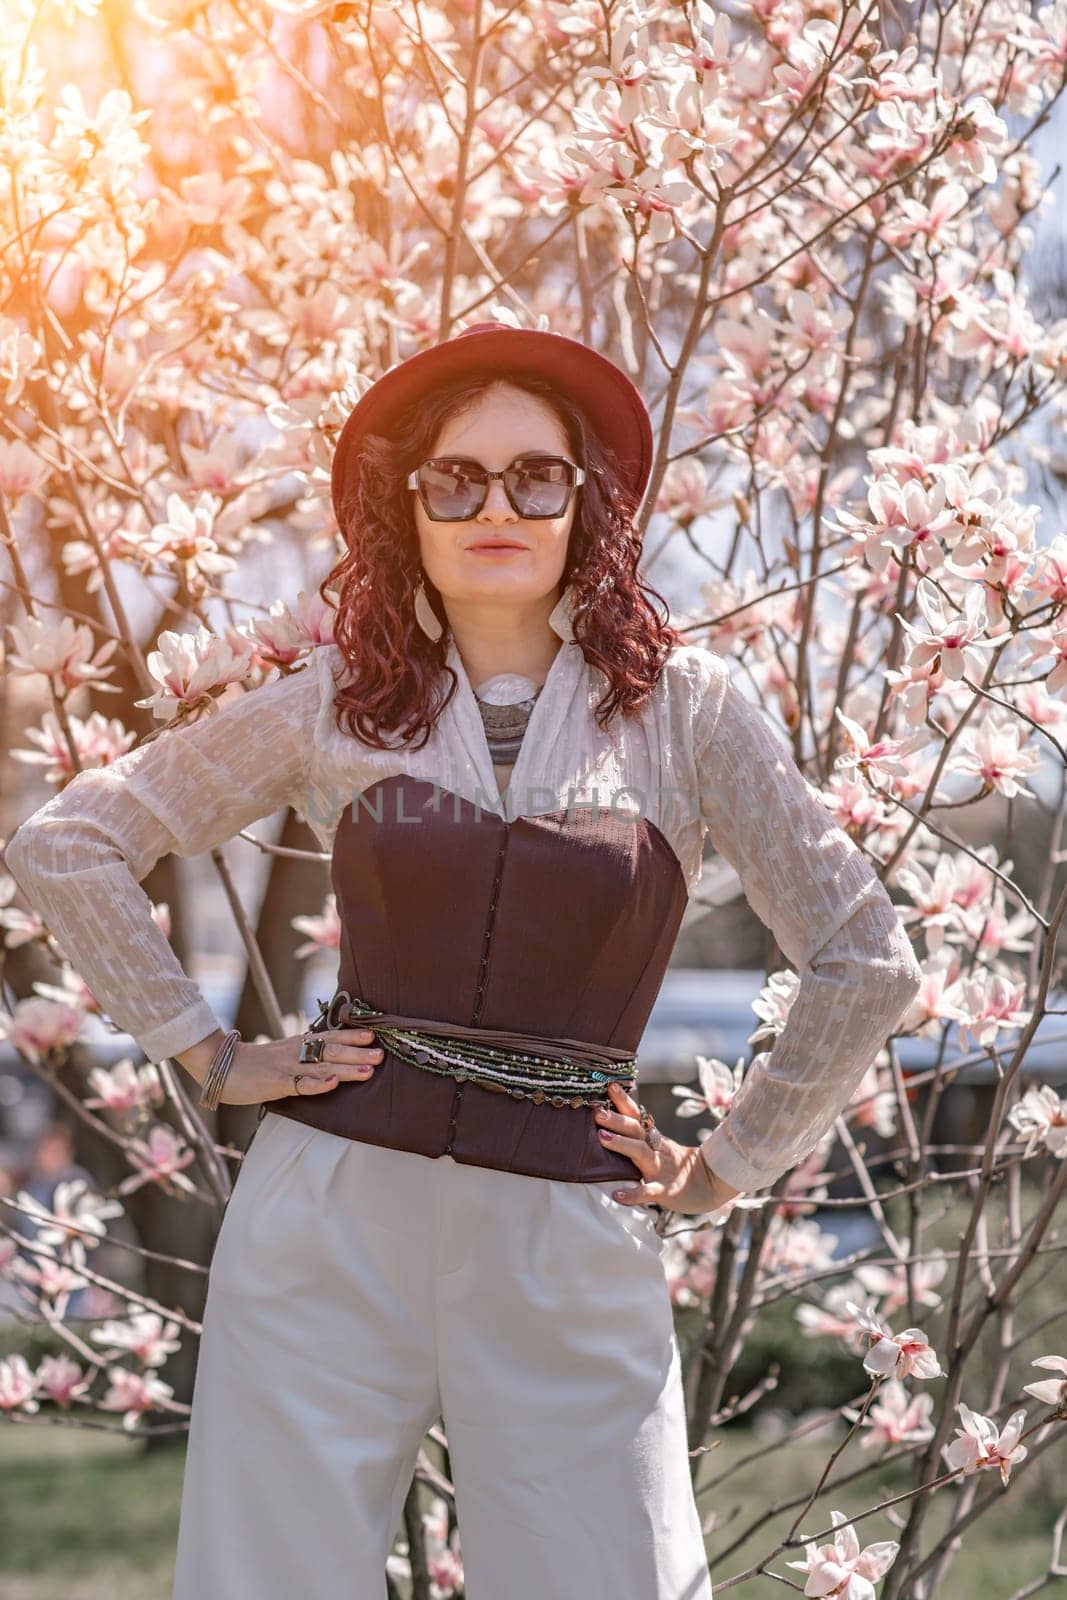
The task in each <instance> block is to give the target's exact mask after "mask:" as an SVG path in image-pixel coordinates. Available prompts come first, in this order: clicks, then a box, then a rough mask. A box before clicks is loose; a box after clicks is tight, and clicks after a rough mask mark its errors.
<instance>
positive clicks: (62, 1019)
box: [0, 1000, 85, 1061]
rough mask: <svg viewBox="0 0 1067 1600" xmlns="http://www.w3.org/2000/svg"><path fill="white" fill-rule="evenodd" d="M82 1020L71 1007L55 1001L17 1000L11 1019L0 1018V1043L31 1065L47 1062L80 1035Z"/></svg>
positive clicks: (79, 1013)
mask: <svg viewBox="0 0 1067 1600" xmlns="http://www.w3.org/2000/svg"><path fill="white" fill-rule="evenodd" d="M84 1021H85V1018H84V1016H83V1015H82V1013H81V1012H80V1011H78V1010H76V1009H75V1007H74V1006H66V1005H59V1004H57V1003H56V1002H55V1001H54V1000H19V1001H17V1002H16V1004H15V1006H14V1009H13V1010H12V1012H11V1014H10V1016H0V1039H6V1040H7V1042H8V1043H9V1044H10V1045H11V1046H12V1047H13V1048H14V1049H16V1050H18V1051H19V1052H20V1053H21V1054H22V1055H24V1056H27V1057H28V1058H29V1059H30V1060H31V1061H46V1060H47V1059H48V1057H49V1056H50V1055H51V1053H52V1052H53V1051H57V1050H66V1049H68V1048H69V1046H70V1045H72V1044H73V1043H74V1041H75V1039H77V1037H78V1035H79V1034H80V1033H81V1030H82V1024H83V1023H84Z"/></svg>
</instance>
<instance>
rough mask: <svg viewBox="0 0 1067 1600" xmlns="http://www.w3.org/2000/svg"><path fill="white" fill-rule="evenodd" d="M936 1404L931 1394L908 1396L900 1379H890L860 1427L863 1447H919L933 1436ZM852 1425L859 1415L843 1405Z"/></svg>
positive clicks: (851, 1407)
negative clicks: (902, 1445)
mask: <svg viewBox="0 0 1067 1600" xmlns="http://www.w3.org/2000/svg"><path fill="white" fill-rule="evenodd" d="M933 1406H934V1402H933V1400H932V1398H931V1396H930V1395H928V1394H916V1395H912V1394H909V1393H908V1391H907V1389H905V1387H904V1385H903V1384H902V1383H901V1381H900V1379H899V1378H887V1379H886V1381H885V1382H884V1383H883V1384H882V1386H881V1388H880V1389H879V1390H878V1398H877V1400H875V1401H874V1403H873V1404H872V1405H871V1407H870V1409H869V1410H868V1412H867V1414H866V1416H865V1417H864V1419H863V1422H862V1424H861V1432H860V1444H861V1445H862V1446H864V1447H865V1448H866V1447H869V1446H870V1445H874V1444H883V1445H895V1444H919V1443H921V1442H922V1441H923V1440H925V1439H932V1438H933V1436H934V1429H933V1424H932V1423H931V1421H930V1414H931V1412H932V1411H933ZM841 1410H842V1412H843V1413H844V1415H845V1416H846V1417H848V1419H849V1421H850V1422H855V1420H856V1418H857V1417H858V1416H859V1415H860V1412H859V1411H858V1409H857V1408H856V1407H854V1406H842V1407H841Z"/></svg>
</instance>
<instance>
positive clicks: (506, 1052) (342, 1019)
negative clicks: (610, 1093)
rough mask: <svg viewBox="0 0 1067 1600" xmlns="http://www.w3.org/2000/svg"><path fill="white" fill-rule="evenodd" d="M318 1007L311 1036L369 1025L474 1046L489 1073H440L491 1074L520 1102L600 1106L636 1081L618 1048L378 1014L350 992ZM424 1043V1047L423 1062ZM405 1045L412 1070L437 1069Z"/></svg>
mask: <svg viewBox="0 0 1067 1600" xmlns="http://www.w3.org/2000/svg"><path fill="white" fill-rule="evenodd" d="M319 1005H320V1007H321V1009H320V1012H319V1015H318V1017H316V1019H315V1021H314V1022H313V1023H312V1024H311V1027H310V1029H309V1030H308V1031H309V1032H323V1031H325V1030H327V1029H331V1028H340V1027H345V1026H352V1025H354V1024H358V1023H364V1024H365V1025H366V1026H367V1027H368V1028H370V1029H372V1031H374V1032H378V1031H379V1030H386V1029H392V1030H398V1031H400V1032H401V1033H402V1032H409V1031H410V1032H411V1033H415V1034H421V1035H424V1036H425V1038H426V1039H429V1040H432V1041H442V1042H444V1043H447V1042H449V1041H452V1042H454V1043H456V1044H458V1045H460V1046H462V1045H463V1044H464V1043H469V1044H472V1045H474V1046H476V1047H478V1049H479V1050H485V1051H486V1052H487V1055H486V1056H484V1057H482V1060H483V1062H485V1061H488V1062H489V1063H491V1065H489V1066H488V1068H486V1067H485V1066H481V1067H480V1066H479V1060H478V1057H474V1058H472V1059H471V1060H470V1061H469V1062H464V1061H463V1060H462V1059H461V1060H459V1061H453V1062H452V1063H451V1065H450V1066H446V1067H443V1068H440V1069H439V1070H446V1071H450V1072H451V1073H452V1074H453V1075H455V1074H456V1073H457V1072H458V1073H466V1072H469V1074H470V1076H471V1077H474V1078H475V1079H477V1077H478V1076H479V1073H480V1072H482V1071H488V1072H489V1073H490V1074H492V1075H494V1076H496V1077H497V1079H498V1084H497V1087H498V1088H499V1091H500V1092H503V1093H510V1094H513V1095H514V1096H515V1097H516V1098H534V1097H536V1098H537V1099H539V1100H540V1099H549V1100H551V1101H552V1102H553V1103H554V1104H557V1105H559V1104H571V1105H577V1104H589V1103H593V1104H598V1103H600V1102H601V1101H602V1100H603V1099H604V1098H605V1097H606V1090H607V1085H608V1083H611V1082H616V1083H623V1084H631V1083H633V1081H634V1079H635V1077H636V1057H635V1056H634V1054H633V1052H632V1051H628V1050H622V1049H619V1048H617V1047H616V1046H614V1045H601V1044H590V1043H589V1042H588V1041H586V1040H583V1039H570V1038H565V1037H564V1038H558V1037H557V1038H550V1039H549V1038H544V1037H542V1036H541V1035H539V1034H533V1033H523V1032H520V1031H518V1030H515V1029H509V1028H489V1027H477V1026H469V1027H468V1026H465V1025H464V1024H462V1023H458V1022H443V1021H441V1020H439V1019H438V1018H434V1017H412V1016H408V1015H406V1014H403V1013H400V1012H396V1011H377V1010H375V1009H374V1008H373V1007H372V1006H369V1005H367V1004H366V1002H365V1001H362V1000H360V999H358V998H357V997H355V996H353V995H351V994H349V993H348V991H347V990H345V989H342V990H340V991H339V992H338V993H337V994H335V995H334V996H333V998H332V1000H329V1001H324V1000H320V1001H319ZM420 1043H422V1045H423V1059H422V1060H421V1061H420V1052H419V1046H420ZM403 1045H406V1047H407V1051H410V1052H411V1053H412V1055H413V1057H414V1061H413V1064H418V1065H427V1066H430V1065H432V1057H431V1055H430V1054H427V1053H426V1051H425V1039H424V1040H422V1041H420V1040H419V1039H418V1038H415V1039H411V1040H403V1041H402V1045H401V1047H400V1053H401V1054H402V1055H403V1056H404V1058H405V1059H407V1052H406V1051H405V1050H404V1049H403ZM509 1056H513V1057H516V1058H517V1059H516V1060H515V1062H514V1064H513V1068H512V1071H513V1076H514V1086H512V1087H509V1079H508V1069H509V1062H508V1057H509ZM539 1067H540V1069H541V1070H542V1072H544V1073H545V1076H544V1080H543V1082H542V1083H540V1084H539V1083H538V1082H537V1071H538V1068H539ZM553 1069H559V1070H560V1071H562V1072H565V1073H567V1074H569V1081H568V1082H567V1083H562V1082H560V1083H554V1082H553V1080H552V1076H551V1073H552V1071H553ZM520 1081H521V1082H522V1083H523V1084H524V1085H525V1088H524V1090H522V1091H520V1088H519V1087H518V1085H519V1082H520ZM485 1086H486V1087H489V1086H490V1085H488V1084H487V1085H485ZM583 1089H584V1090H587V1091H592V1092H593V1093H594V1095H595V1099H594V1100H593V1101H592V1102H588V1101H585V1100H580V1099H577V1098H576V1096H577V1095H578V1094H579V1093H580V1091H581V1090H583ZM560 1090H562V1091H563V1093H562V1094H560V1093H559V1091H560ZM531 1091H532V1092H531ZM553 1091H555V1092H553Z"/></svg>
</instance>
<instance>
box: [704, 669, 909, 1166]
mask: <svg viewBox="0 0 1067 1600" xmlns="http://www.w3.org/2000/svg"><path fill="white" fill-rule="evenodd" d="M707 654H708V657H709V658H710V662H711V663H712V665H711V672H710V679H711V681H710V684H709V686H708V688H707V690H706V692H704V693H703V694H702V696H701V698H700V701H699V703H698V707H697V713H696V715H697V724H696V729H695V738H694V748H695V752H696V757H697V763H698V769H699V781H700V810H701V817H702V819H703V821H704V822H705V824H706V826H707V831H708V835H709V837H710V838H711V841H712V843H713V844H714V846H715V848H716V849H717V850H718V851H719V853H720V854H721V855H722V856H723V857H725V859H726V860H727V861H728V862H729V863H730V865H731V866H732V867H733V868H734V869H735V871H736V872H737V874H738V877H739V878H740V880H741V884H742V888H743V889H744V892H745V898H746V899H747V901H748V903H749V905H750V906H751V907H752V909H753V911H754V912H755V913H756V915H757V916H758V917H759V918H760V920H761V921H762V922H763V923H764V924H765V925H766V926H767V927H768V928H770V930H771V932H772V933H773V935H774V937H775V939H776V941H777V943H778V945H779V947H780V948H781V950H782V951H783V953H784V954H785V956H786V958H787V959H788V960H789V961H790V962H791V963H792V965H793V966H794V967H795V968H796V970H797V972H798V974H799V976H800V985H799V988H798V989H797V991H796V993H795V995H794V998H793V1002H792V1005H791V1008H790V1011H789V1015H788V1017H787V1019H786V1022H785V1025H784V1027H783V1028H782V1030H781V1032H780V1033H779V1034H778V1036H777V1038H776V1039H775V1041H774V1045H773V1048H771V1049H770V1050H769V1051H763V1052H761V1053H760V1054H759V1055H757V1056H756V1057H755V1058H754V1060H753V1061H752V1063H751V1065H750V1066H749V1068H748V1071H747V1073H746V1075H745V1077H744V1079H743V1080H742V1083H741V1087H740V1088H739V1090H738V1092H737V1094H736V1095H735V1097H734V1100H733V1102H732V1104H731V1106H730V1109H729V1111H728V1113H727V1115H726V1116H725V1117H724V1119H723V1120H722V1122H720V1123H719V1125H718V1126H717V1127H716V1128H715V1130H714V1131H713V1132H712V1133H711V1134H710V1135H709V1137H708V1138H707V1139H705V1140H704V1142H703V1147H702V1148H703V1151H704V1154H705V1156H706V1158H707V1161H708V1164H709V1166H710V1167H711V1168H712V1170H713V1171H715V1172H717V1173H718V1174H719V1175H720V1176H721V1177H723V1178H724V1179H725V1180H726V1181H727V1182H728V1183H729V1184H730V1185H731V1186H732V1187H734V1188H736V1189H742V1190H755V1189H762V1188H766V1187H767V1186H768V1185H769V1184H771V1183H773V1182H774V1181H775V1180H776V1179H777V1178H779V1177H780V1176H781V1175H782V1173H783V1172H786V1171H788V1170H789V1168H790V1167H792V1166H795V1165H796V1164H797V1162H799V1161H802V1160H804V1158H805V1157H806V1156H807V1155H808V1154H810V1152H811V1151H812V1150H813V1149H814V1147H815V1145H816V1144H817V1143H818V1141H819V1140H820V1138H822V1136H823V1135H824V1134H825V1133H826V1131H827V1130H828V1129H829V1128H830V1127H831V1126H832V1124H833V1122H834V1119H835V1118H836V1117H837V1116H838V1114H839V1113H840V1112H841V1111H842V1110H843V1109H844V1107H845V1106H847V1105H848V1103H849V1101H850V1100H851V1098H852V1096H853V1094H854V1093H855V1091H856V1088H857V1087H858V1085H859V1083H860V1081H861V1079H862V1078H863V1076H864V1073H865V1072H866V1071H867V1069H868V1067H869V1066H870V1065H871V1064H872V1062H873V1061H874V1059H875V1057H876V1055H877V1053H878V1051H879V1050H880V1049H881V1048H882V1046H883V1045H884V1044H885V1041H886V1039H887V1038H888V1036H889V1034H890V1033H891V1032H892V1031H893V1029H894V1027H895V1026H896V1025H897V1024H898V1023H899V1022H900V1020H901V1018H902V1016H903V1013H904V1012H905V1011H906V1010H907V1009H908V1007H909V1005H910V1003H911V1001H912V999H913V998H914V996H915V994H916V991H917V990H918V988H919V985H920V983H921V981H922V976H923V974H922V968H921V967H920V965H919V963H918V961H917V960H916V957H915V953H914V951H913V949H912V945H911V941H910V939H909V938H908V936H907V933H906V930H905V928H904V926H903V924H902V922H901V920H900V918H899V916H898V915H897V912H896V909H895V907H894V905H893V902H892V901H891V900H890V898H889V895H888V893H887V892H886V890H885V888H884V886H883V884H882V882H881V879H880V878H879V877H878V875H877V873H876V871H875V869H874V867H873V866H872V864H871V862H870V861H869V859H868V857H867V856H866V855H865V854H864V853H863V851H862V850H861V849H860V848H859V846H858V845H857V844H855V843H854V841H853V840H852V839H850V838H849V836H848V834H847V833H845V831H844V830H843V829H842V828H841V827H840V826H839V825H838V824H837V823H836V822H835V821H834V819H833V817H832V815H831V813H830V812H829V811H828V809H827V808H826V806H825V805H823V804H822V802H821V801H820V800H819V799H818V798H817V797H816V793H815V791H814V790H813V789H812V788H810V787H809V785H808V783H807V781H806V779H805V778H804V776H803V774H802V773H801V772H800V769H799V768H798V766H797V764H796V762H795V761H794V760H793V757H792V753H791V752H790V751H789V750H788V748H787V747H786V746H785V744H784V742H783V741H782V739H781V738H780V737H777V736H776V735H775V733H774V732H773V731H772V729H771V726H770V724H769V723H768V722H767V721H766V719H765V718H764V716H763V714H762V712H761V711H760V710H759V709H758V708H757V707H755V706H753V705H752V704H751V702H750V701H748V700H747V699H746V698H745V696H744V695H743V694H742V692H741V691H740V689H738V688H737V686H736V685H735V684H734V683H733V681H732V679H731V677H730V674H729V669H728V667H727V666H726V663H725V661H724V660H723V659H722V658H721V657H717V656H715V655H714V654H713V652H708V653H707Z"/></svg>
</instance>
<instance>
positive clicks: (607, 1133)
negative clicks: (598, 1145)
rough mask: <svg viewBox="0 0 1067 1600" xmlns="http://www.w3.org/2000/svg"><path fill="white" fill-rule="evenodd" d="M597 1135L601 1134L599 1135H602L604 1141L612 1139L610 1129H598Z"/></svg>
mask: <svg viewBox="0 0 1067 1600" xmlns="http://www.w3.org/2000/svg"><path fill="white" fill-rule="evenodd" d="M597 1133H599V1135H600V1137H601V1138H602V1139H610V1138H611V1129H610V1128H598V1129H597Z"/></svg>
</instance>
